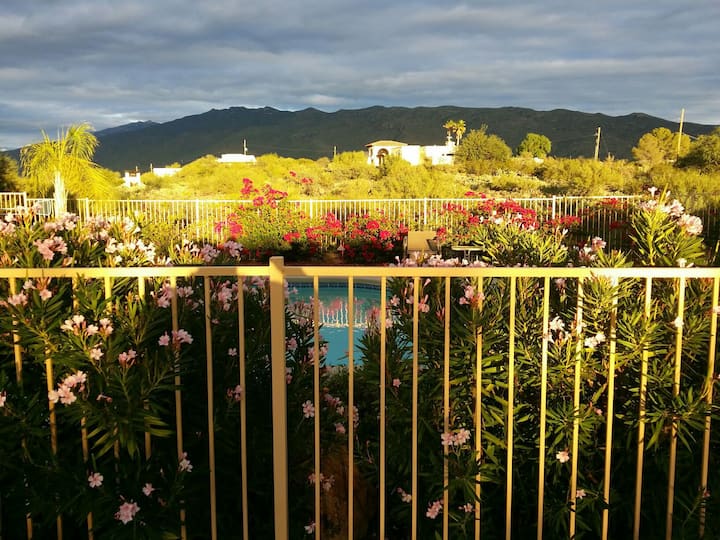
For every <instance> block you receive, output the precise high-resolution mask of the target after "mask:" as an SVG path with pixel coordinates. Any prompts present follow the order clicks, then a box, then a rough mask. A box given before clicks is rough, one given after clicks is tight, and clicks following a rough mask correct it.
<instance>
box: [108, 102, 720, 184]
mask: <svg viewBox="0 0 720 540" xmlns="http://www.w3.org/2000/svg"><path fill="white" fill-rule="evenodd" d="M448 120H464V121H465V124H466V128H467V132H469V131H471V130H473V129H480V128H481V127H482V126H483V125H486V126H487V132H488V133H490V134H494V135H497V136H499V137H501V138H502V139H503V140H504V141H505V142H506V143H507V144H508V146H510V147H511V148H513V149H514V148H515V147H517V145H518V144H519V143H520V142H521V141H522V139H523V138H524V137H525V135H527V134H528V133H539V134H542V135H545V136H546V137H548V138H549V139H550V141H551V142H552V152H551V154H552V155H554V156H556V157H592V156H593V155H594V152H595V144H596V134H597V130H598V128H600V146H599V155H600V157H601V158H605V157H608V156H613V157H615V158H618V159H627V158H631V157H632V148H633V147H634V146H635V145H636V144H637V142H638V140H639V138H640V137H641V136H642V135H644V134H645V133H648V132H650V131H652V130H653V129H655V128H659V127H665V128H668V129H669V130H671V131H677V130H678V129H679V126H678V123H677V122H671V121H669V120H664V119H662V118H657V117H653V116H649V115H647V114H643V113H632V114H628V115H625V116H608V115H605V114H600V113H584V112H577V111H570V110H565V109H555V110H551V111H536V110H533V109H527V108H520V107H501V108H466V107H454V106H443V107H415V108H408V107H380V106H376V107H369V108H365V109H355V110H339V111H336V112H323V111H320V110H318V109H313V108H308V109H304V110H301V111H283V110H278V109H274V108H271V107H264V108H255V109H250V108H245V107H231V108H229V109H222V110H218V109H212V110H210V111H207V112H205V113H202V114H197V115H192V116H186V117H184V118H179V119H177V120H172V121H169V122H163V123H155V122H136V123H132V124H126V125H122V126H117V127H113V128H110V129H105V130H102V131H98V132H96V135H97V137H98V140H99V142H100V145H99V146H98V149H97V151H96V154H95V161H96V162H97V163H98V164H100V165H102V166H103V167H107V168H109V169H112V170H116V171H123V170H135V169H136V168H137V169H138V170H140V171H147V170H149V169H150V167H152V166H156V167H163V166H167V165H169V164H172V163H180V164H186V163H189V162H191V161H193V160H195V159H197V158H199V157H202V156H205V155H208V154H214V155H218V156H219V155H220V154H224V153H242V152H243V148H244V145H247V149H248V151H247V152H248V153H249V154H254V155H258V156H259V155H262V154H269V153H274V154H278V155H280V156H285V157H294V158H303V157H304V158H310V159H318V158H320V157H322V156H327V157H332V156H333V154H334V153H335V152H346V151H364V150H365V145H366V144H368V143H370V142H373V141H377V140H386V139H391V140H397V141H402V142H406V143H408V144H420V145H434V144H444V141H445V138H446V130H445V129H444V128H443V127H442V126H443V124H445V122H447V121H448ZM715 127H716V126H712V125H704V124H693V123H685V124H684V125H683V133H687V134H688V135H690V136H691V137H697V136H698V135H703V134H707V133H710V132H712V131H713V129H714V128H715ZM467 132H466V133H467Z"/></svg>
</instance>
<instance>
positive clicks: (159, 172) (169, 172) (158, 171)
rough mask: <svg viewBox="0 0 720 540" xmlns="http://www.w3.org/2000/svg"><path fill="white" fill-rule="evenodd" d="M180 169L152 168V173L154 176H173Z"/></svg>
mask: <svg viewBox="0 0 720 540" xmlns="http://www.w3.org/2000/svg"><path fill="white" fill-rule="evenodd" d="M181 169H182V167H153V168H152V173H153V174H154V175H155V176H175V175H176V174H177V173H179V172H180V170H181Z"/></svg>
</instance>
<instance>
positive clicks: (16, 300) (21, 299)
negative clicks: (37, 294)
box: [7, 292, 28, 306]
mask: <svg viewBox="0 0 720 540" xmlns="http://www.w3.org/2000/svg"><path fill="white" fill-rule="evenodd" d="M7 302H8V304H10V305H11V306H27V303H28V297H27V295H26V294H25V293H22V292H21V293H17V294H13V295H12V296H9V297H8V299H7Z"/></svg>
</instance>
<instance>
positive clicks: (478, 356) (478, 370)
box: [475, 278, 484, 540]
mask: <svg viewBox="0 0 720 540" xmlns="http://www.w3.org/2000/svg"><path fill="white" fill-rule="evenodd" d="M477 296H478V307H477V309H478V310H479V312H480V313H482V309H483V300H484V293H483V280H482V278H478V288H477ZM482 344H483V328H482V326H478V327H477V328H476V330H475V386H476V390H475V459H477V460H478V461H479V462H480V461H481V460H482ZM481 480H482V476H481V474H480V471H478V473H477V475H476V476H475V540H480V510H481V509H480V495H481V490H480V482H481Z"/></svg>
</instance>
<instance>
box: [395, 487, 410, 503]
mask: <svg viewBox="0 0 720 540" xmlns="http://www.w3.org/2000/svg"><path fill="white" fill-rule="evenodd" d="M396 491H397V492H398V494H399V495H400V500H402V502H404V503H409V502H412V495H410V494H409V493H407V492H406V491H405V490H404V489H403V488H401V487H399V488H397V490H396Z"/></svg>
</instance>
